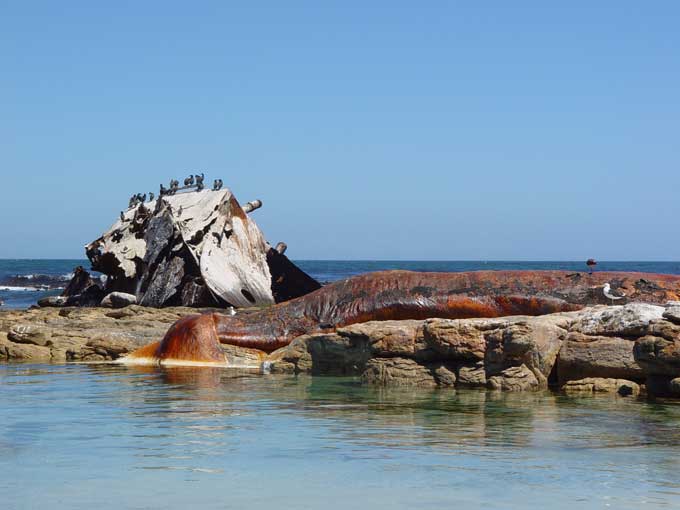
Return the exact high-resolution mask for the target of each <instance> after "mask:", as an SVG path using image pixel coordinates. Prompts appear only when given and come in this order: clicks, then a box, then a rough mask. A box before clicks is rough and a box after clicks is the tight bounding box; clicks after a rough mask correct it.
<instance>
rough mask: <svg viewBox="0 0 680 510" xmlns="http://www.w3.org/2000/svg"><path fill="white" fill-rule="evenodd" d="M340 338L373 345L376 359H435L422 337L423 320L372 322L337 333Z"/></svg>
mask: <svg viewBox="0 0 680 510" xmlns="http://www.w3.org/2000/svg"><path fill="white" fill-rule="evenodd" d="M337 333H338V335H340V336H343V337H346V338H348V339H353V340H354V341H355V342H363V343H365V344H366V345H370V350H371V353H372V355H373V356H376V357H389V356H404V357H409V358H417V359H432V358H434V357H435V353H434V352H432V350H431V349H429V348H428V344H427V343H426V342H425V338H424V334H423V321H416V320H410V321H409V320H407V321H373V322H364V323H360V324H354V325H352V326H347V327H345V328H340V329H338V330H337Z"/></svg>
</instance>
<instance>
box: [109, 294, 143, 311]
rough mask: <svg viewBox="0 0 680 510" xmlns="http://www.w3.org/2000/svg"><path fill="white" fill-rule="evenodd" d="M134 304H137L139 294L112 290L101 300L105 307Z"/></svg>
mask: <svg viewBox="0 0 680 510" xmlns="http://www.w3.org/2000/svg"><path fill="white" fill-rule="evenodd" d="M134 304H137V296H135V295H134V294H126V293H125V292H111V293H110V294H108V295H107V296H106V297H105V298H104V299H102V302H101V306H103V307H104V308H125V307H126V306H129V305H134Z"/></svg>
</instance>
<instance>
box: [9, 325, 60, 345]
mask: <svg viewBox="0 0 680 510" xmlns="http://www.w3.org/2000/svg"><path fill="white" fill-rule="evenodd" d="M51 338H52V334H51V332H50V330H49V329H48V328H45V327H43V326H37V325H32V324H16V325H14V326H12V327H11V328H10V329H9V332H8V333H7V339H8V340H11V341H12V342H14V343H17V344H32V345H42V346H43V347H46V346H48V345H49V344H50V340H51Z"/></svg>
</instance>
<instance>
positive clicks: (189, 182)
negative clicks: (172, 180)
mask: <svg viewBox="0 0 680 510" xmlns="http://www.w3.org/2000/svg"><path fill="white" fill-rule="evenodd" d="M184 185H185V186H193V185H194V176H193V174H192V175H190V176H189V177H187V178H186V179H184Z"/></svg>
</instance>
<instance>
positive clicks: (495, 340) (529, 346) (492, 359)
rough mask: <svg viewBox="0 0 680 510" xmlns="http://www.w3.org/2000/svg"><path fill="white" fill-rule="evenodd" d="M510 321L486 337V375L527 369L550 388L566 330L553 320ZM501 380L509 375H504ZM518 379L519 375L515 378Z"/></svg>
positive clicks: (541, 318)
mask: <svg viewBox="0 0 680 510" xmlns="http://www.w3.org/2000/svg"><path fill="white" fill-rule="evenodd" d="M509 322H510V323H509V325H507V326H506V327H504V328H499V329H496V330H493V331H491V332H489V333H487V335H486V340H487V351H486V355H485V359H484V365H485V369H486V373H487V376H488V375H489V374H492V375H496V374H498V373H499V372H503V371H504V370H505V369H507V368H510V367H520V366H524V367H525V368H526V369H527V370H529V371H531V372H532V373H533V374H534V377H535V379H536V381H537V382H538V384H539V385H540V386H541V387H547V386H548V377H549V376H550V373H551V372H552V369H553V366H554V364H555V360H556V359H557V355H558V353H559V352H560V348H561V347H562V341H563V339H564V337H565V336H566V331H565V330H564V329H562V328H561V327H559V326H558V325H556V323H555V322H554V321H553V320H552V319H551V318H550V317H548V318H547V319H546V318H545V317H536V318H532V319H521V320H519V321H515V322H513V321H509ZM513 374H514V373H513ZM501 377H503V378H507V377H508V376H506V375H503V374H502V373H501ZM515 377H519V376H518V375H512V378H515ZM489 383H490V384H491V385H492V386H493V384H494V383H493V382H491V380H490V379H489ZM532 384H533V383H532ZM513 391H514V390H513Z"/></svg>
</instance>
